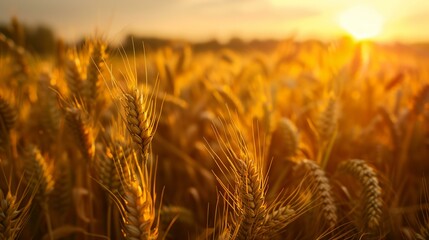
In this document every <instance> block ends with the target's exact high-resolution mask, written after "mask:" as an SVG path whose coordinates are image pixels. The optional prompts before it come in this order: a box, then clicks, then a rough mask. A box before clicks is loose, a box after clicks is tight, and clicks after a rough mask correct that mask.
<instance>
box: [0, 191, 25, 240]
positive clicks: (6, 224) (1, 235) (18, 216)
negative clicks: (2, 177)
mask: <svg viewBox="0 0 429 240" xmlns="http://www.w3.org/2000/svg"><path fill="white" fill-rule="evenodd" d="M18 205H19V204H18V203H17V202H16V198H15V197H14V196H12V194H11V193H10V192H8V193H7V194H6V195H5V194H4V193H3V191H2V190H1V189H0V239H2V240H3V239H4V240H7V239H16V238H17V237H18V235H19V233H20V232H21V227H22V218H23V216H22V215H23V213H22V211H21V210H19V209H18V207H19V206H18Z"/></svg>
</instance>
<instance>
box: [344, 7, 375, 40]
mask: <svg viewBox="0 0 429 240" xmlns="http://www.w3.org/2000/svg"><path fill="white" fill-rule="evenodd" d="M339 24H340V26H341V27H342V28H343V29H344V30H346V31H347V32H348V33H349V34H351V35H352V36H353V37H354V38H356V39H357V40H363V39H369V38H374V37H376V36H377V35H379V34H380V32H381V30H382V27H383V17H382V16H381V14H380V13H379V12H377V11H376V10H375V9H374V8H371V7H369V6H363V5H358V6H354V7H352V8H349V9H347V10H345V11H344V12H342V13H341V14H340V16H339Z"/></svg>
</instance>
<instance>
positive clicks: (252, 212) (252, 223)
mask: <svg viewBox="0 0 429 240" xmlns="http://www.w3.org/2000/svg"><path fill="white" fill-rule="evenodd" d="M237 164H238V167H237V169H238V175H239V176H240V179H238V183H237V186H238V194H239V199H240V207H241V209H240V211H241V216H240V224H239V226H238V232H237V239H251V238H253V237H254V235H255V233H256V232H257V231H258V229H259V228H260V227H261V226H262V224H263V220H264V216H265V210H266V206H265V196H264V188H263V183H262V179H261V177H260V174H259V172H258V170H257V169H256V166H255V165H254V163H253V160H250V159H249V158H247V159H245V160H238V161H237Z"/></svg>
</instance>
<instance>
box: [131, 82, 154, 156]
mask: <svg viewBox="0 0 429 240" xmlns="http://www.w3.org/2000/svg"><path fill="white" fill-rule="evenodd" d="M124 106H125V121H126V126H127V129H128V132H129V133H130V134H131V137H132V140H133V142H134V143H135V145H136V146H137V148H138V150H139V151H140V153H141V154H142V155H143V159H144V162H145V163H146V162H147V160H148V154H149V147H150V143H151V141H152V138H153V136H154V133H155V132H154V131H155V123H156V120H155V117H154V116H155V114H154V111H155V109H154V108H155V107H154V105H153V103H152V101H149V100H148V97H147V96H144V94H143V93H142V92H141V91H140V90H138V89H134V90H131V91H128V92H125V93H124Z"/></svg>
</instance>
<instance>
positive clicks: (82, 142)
mask: <svg viewBox="0 0 429 240" xmlns="http://www.w3.org/2000/svg"><path fill="white" fill-rule="evenodd" d="M65 120H66V123H67V126H68V127H69V130H70V131H71V133H72V134H73V136H74V138H75V140H76V142H77V144H78V146H79V150H80V152H81V153H82V156H83V157H84V158H85V159H86V160H88V161H91V160H92V159H94V155H95V145H94V136H93V130H92V127H90V126H89V123H88V116H87V115H86V114H85V112H84V111H83V110H82V109H80V108H78V107H66V108H65Z"/></svg>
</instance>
